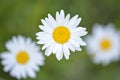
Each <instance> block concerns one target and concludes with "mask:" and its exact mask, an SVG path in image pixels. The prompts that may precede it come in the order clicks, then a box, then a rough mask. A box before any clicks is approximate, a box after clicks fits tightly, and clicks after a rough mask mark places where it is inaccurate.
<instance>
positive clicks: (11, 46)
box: [1, 36, 44, 79]
mask: <svg viewBox="0 0 120 80" xmlns="http://www.w3.org/2000/svg"><path fill="white" fill-rule="evenodd" d="M6 48H7V49H8V51H7V52H3V53H2V54H1V58H2V65H3V68H4V71H5V72H10V75H11V76H13V77H16V78H17V79H21V78H26V77H27V76H29V77H31V78H35V77H36V74H35V71H39V70H40V69H39V66H42V65H44V56H43V55H42V53H41V52H40V51H39V47H38V46H37V45H36V44H35V43H34V42H32V40H31V38H24V37H22V36H18V37H13V38H12V40H9V41H8V42H7V43H6Z"/></svg>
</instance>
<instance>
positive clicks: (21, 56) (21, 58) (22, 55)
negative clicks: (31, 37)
mask: <svg viewBox="0 0 120 80" xmlns="http://www.w3.org/2000/svg"><path fill="white" fill-rule="evenodd" d="M16 60H17V62H18V63H20V64H25V63H27V62H28V60H29V55H28V53H27V52H25V51H20V52H18V54H17V55H16Z"/></svg>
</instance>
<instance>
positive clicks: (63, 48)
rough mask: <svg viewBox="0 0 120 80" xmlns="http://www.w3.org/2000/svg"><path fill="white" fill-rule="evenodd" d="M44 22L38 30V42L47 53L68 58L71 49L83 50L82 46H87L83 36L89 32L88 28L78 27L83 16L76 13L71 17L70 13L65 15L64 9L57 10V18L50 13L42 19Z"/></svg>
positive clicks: (59, 57)
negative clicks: (80, 16) (39, 30)
mask: <svg viewBox="0 0 120 80" xmlns="http://www.w3.org/2000/svg"><path fill="white" fill-rule="evenodd" d="M41 21H42V24H43V25H39V28H40V29H41V30H42V31H41V32H38V33H37V34H36V35H37V39H38V40H39V41H38V42H37V43H38V44H43V47H42V50H44V49H45V55H47V56H49V55H51V53H53V54H55V55H56V58H57V59H58V60H61V59H62V58H63V55H64V57H65V58H66V59H67V60H68V59H69V55H70V50H71V51H73V52H75V50H78V51H81V48H80V46H85V45H86V43H85V42H84V41H83V40H82V38H81V37H82V36H84V35H86V34H87V31H86V28H83V27H78V25H79V23H80V21H81V18H78V15H75V16H74V17H72V18H71V19H70V14H67V15H66V16H65V13H64V11H63V10H61V11H60V13H59V12H56V19H54V18H53V17H52V16H51V15H50V14H48V18H45V19H42V20H41Z"/></svg>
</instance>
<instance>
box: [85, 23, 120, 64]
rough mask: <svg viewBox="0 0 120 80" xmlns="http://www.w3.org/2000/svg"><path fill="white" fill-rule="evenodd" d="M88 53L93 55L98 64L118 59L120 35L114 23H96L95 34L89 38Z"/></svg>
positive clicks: (119, 54)
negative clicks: (104, 24) (105, 24)
mask: <svg viewBox="0 0 120 80" xmlns="http://www.w3.org/2000/svg"><path fill="white" fill-rule="evenodd" d="M87 45H88V46H87V49H88V53H89V54H91V55H92V56H93V61H94V62H95V63H97V64H99V63H101V64H103V65H107V64H109V63H110V62H111V61H116V60H118V59H119V56H120V35H119V32H117V31H116V30H115V29H114V25H113V24H108V25H107V26H103V25H99V24H95V25H94V26H93V35H91V36H89V37H88V38H87Z"/></svg>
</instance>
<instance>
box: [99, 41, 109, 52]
mask: <svg viewBox="0 0 120 80" xmlns="http://www.w3.org/2000/svg"><path fill="white" fill-rule="evenodd" d="M100 46H101V49H102V50H104V51H106V50H109V49H110V47H111V41H110V40H108V39H103V40H102V41H101V43H100Z"/></svg>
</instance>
